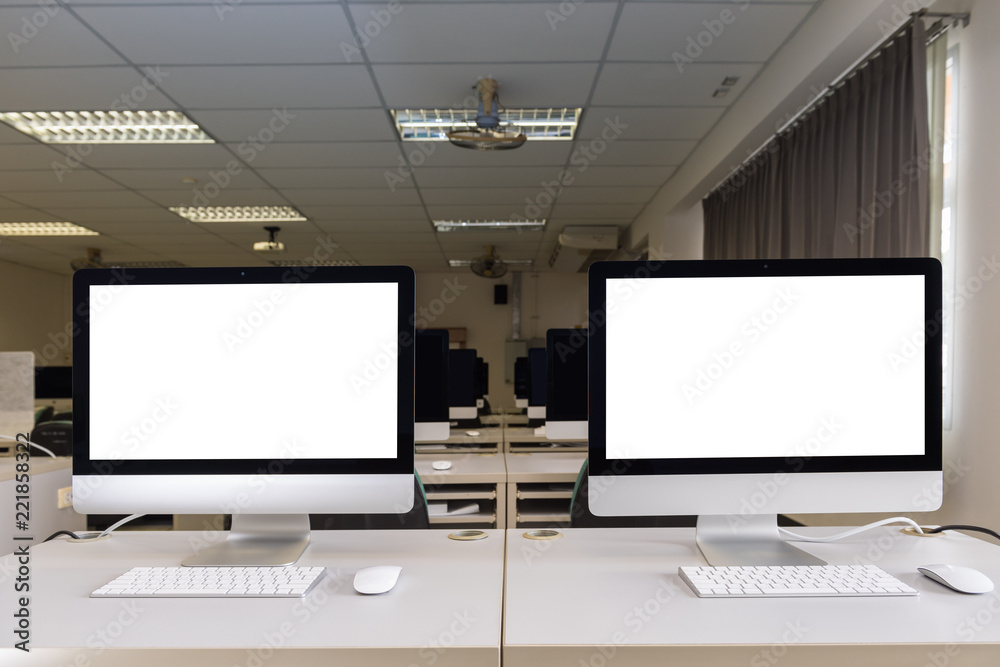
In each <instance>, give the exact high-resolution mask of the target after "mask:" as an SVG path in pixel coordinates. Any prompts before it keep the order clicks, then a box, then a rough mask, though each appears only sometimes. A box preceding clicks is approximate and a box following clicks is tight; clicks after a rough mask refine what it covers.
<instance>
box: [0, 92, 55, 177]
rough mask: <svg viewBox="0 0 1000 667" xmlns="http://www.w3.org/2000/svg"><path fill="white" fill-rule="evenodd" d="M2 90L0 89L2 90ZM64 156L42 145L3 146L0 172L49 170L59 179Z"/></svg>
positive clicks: (0, 154)
mask: <svg viewBox="0 0 1000 667" xmlns="http://www.w3.org/2000/svg"><path fill="white" fill-rule="evenodd" d="M2 89H3V88H0V90H2ZM65 161H66V155H65V153H63V152H62V151H58V150H56V149H55V148H50V147H49V146H46V145H44V144H39V143H34V144H14V145H10V146H4V147H3V150H0V171H2V170H5V169H12V170H17V169H37V170H42V169H49V170H51V171H52V174H53V176H55V177H56V178H59V174H58V173H57V171H61V172H62V173H64V174H65V172H66V171H67V169H66V167H65ZM53 165H62V166H63V169H62V170H57V169H54V168H53ZM0 187H3V175H2V174H0Z"/></svg>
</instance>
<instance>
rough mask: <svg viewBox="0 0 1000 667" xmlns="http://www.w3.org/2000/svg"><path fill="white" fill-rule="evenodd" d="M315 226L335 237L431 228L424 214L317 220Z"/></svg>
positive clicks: (416, 230) (417, 230)
mask: <svg viewBox="0 0 1000 667" xmlns="http://www.w3.org/2000/svg"><path fill="white" fill-rule="evenodd" d="M316 226H317V227H319V228H320V229H322V230H323V231H326V232H328V233H330V234H332V235H333V237H334V238H337V235H338V234H341V233H344V232H347V233H352V232H362V233H373V234H383V233H386V232H424V231H428V230H432V229H433V228H432V227H431V223H430V221H428V220H427V218H426V216H425V217H423V218H420V219H410V220H403V219H392V218H386V219H383V220H378V221H376V220H336V221H329V220H317V222H316Z"/></svg>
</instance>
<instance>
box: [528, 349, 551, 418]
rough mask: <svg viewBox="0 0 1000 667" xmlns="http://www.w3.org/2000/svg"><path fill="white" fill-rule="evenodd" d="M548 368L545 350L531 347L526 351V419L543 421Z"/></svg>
mask: <svg viewBox="0 0 1000 667" xmlns="http://www.w3.org/2000/svg"><path fill="white" fill-rule="evenodd" d="M547 373H548V368H547V366H546V362H545V348H544V347H533V348H530V349H529V350H528V419H529V420H544V419H545V389H546V384H547V382H548V380H547Z"/></svg>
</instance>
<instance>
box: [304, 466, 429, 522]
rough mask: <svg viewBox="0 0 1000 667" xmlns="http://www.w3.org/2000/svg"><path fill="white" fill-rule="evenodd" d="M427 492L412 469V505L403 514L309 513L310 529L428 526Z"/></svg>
mask: <svg viewBox="0 0 1000 667" xmlns="http://www.w3.org/2000/svg"><path fill="white" fill-rule="evenodd" d="M430 525H431V522H430V517H429V515H428V513H427V494H426V492H425V491H424V484H423V482H422V481H420V475H418V474H417V471H416V470H414V471H413V507H412V508H411V509H410V511H409V512H406V513H404V514H310V515H309V527H310V528H311V529H312V530H389V529H397V528H404V529H411V528H430Z"/></svg>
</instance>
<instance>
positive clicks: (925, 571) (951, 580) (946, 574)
mask: <svg viewBox="0 0 1000 667" xmlns="http://www.w3.org/2000/svg"><path fill="white" fill-rule="evenodd" d="M917 572H919V573H920V574H922V575H924V576H926V577H929V578H931V579H933V580H934V581H936V582H938V583H939V584H943V585H945V586H947V587H948V588H950V589H952V590H956V591H958V592H959V593H972V594H982V593H989V592H990V591H992V590H993V580H992V579H990V578H989V577H987V576H986V575H985V574H983V573H982V572H980V571H979V570H973V569H972V568H971V567H965V566H963V565H944V564H941V563H936V564H934V565H920V566H918V567H917Z"/></svg>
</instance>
